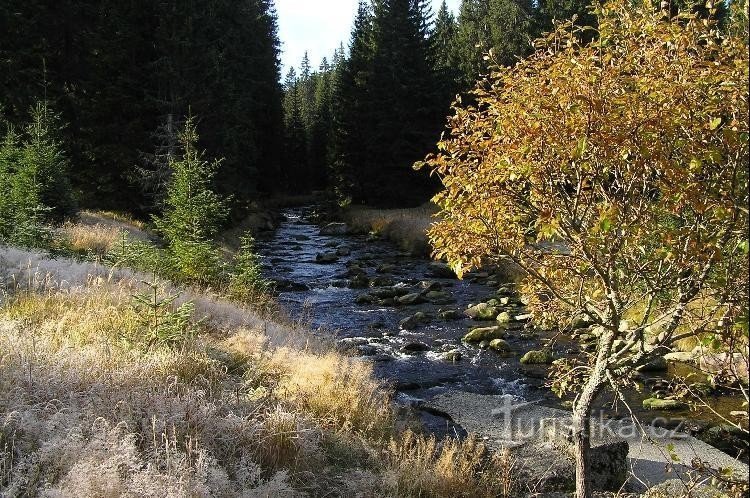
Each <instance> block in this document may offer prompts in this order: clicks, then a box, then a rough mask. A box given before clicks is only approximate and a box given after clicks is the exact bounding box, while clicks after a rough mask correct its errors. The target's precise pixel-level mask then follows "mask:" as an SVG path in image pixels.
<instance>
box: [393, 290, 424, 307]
mask: <svg viewBox="0 0 750 498" xmlns="http://www.w3.org/2000/svg"><path fill="white" fill-rule="evenodd" d="M397 301H398V303H399V304H403V305H405V306H410V305H412V304H420V303H423V302H424V298H423V297H422V295H421V294H419V293H418V292H415V293H412V294H406V295H405V296H401V297H399V298H398V300H397Z"/></svg>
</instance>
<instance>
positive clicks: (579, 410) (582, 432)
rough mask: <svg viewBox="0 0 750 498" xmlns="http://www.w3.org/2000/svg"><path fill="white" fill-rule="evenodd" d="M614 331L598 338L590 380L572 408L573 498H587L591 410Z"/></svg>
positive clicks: (601, 383) (604, 374) (589, 489)
mask: <svg viewBox="0 0 750 498" xmlns="http://www.w3.org/2000/svg"><path fill="white" fill-rule="evenodd" d="M615 330H616V329H615V328H614V327H611V328H609V329H606V330H605V331H604V333H602V335H601V337H600V338H599V351H598V352H597V355H596V362H595V363H594V366H593V367H592V369H591V376H590V377H589V378H588V380H587V381H586V384H585V385H584V386H583V391H582V392H581V394H580V396H579V397H578V399H577V400H576V402H575V405H574V407H573V443H574V445H575V447H574V453H575V457H576V498H591V496H592V493H593V488H592V486H591V471H590V470H591V469H590V462H589V453H590V451H589V450H590V449H591V407H592V405H593V403H594V400H595V399H596V397H597V396H598V395H599V392H600V391H601V390H602V387H604V385H605V384H606V382H607V365H608V362H609V357H610V354H611V352H612V343H613V341H614V338H615Z"/></svg>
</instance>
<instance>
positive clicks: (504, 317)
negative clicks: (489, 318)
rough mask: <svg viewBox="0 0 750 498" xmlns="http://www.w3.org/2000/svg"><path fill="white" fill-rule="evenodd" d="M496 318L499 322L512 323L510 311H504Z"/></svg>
mask: <svg viewBox="0 0 750 498" xmlns="http://www.w3.org/2000/svg"><path fill="white" fill-rule="evenodd" d="M496 320H497V323H500V324H507V323H510V321H511V317H510V313H508V312H507V311H503V312H502V313H500V314H499V315H497V318H496Z"/></svg>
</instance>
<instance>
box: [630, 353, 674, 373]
mask: <svg viewBox="0 0 750 498" xmlns="http://www.w3.org/2000/svg"><path fill="white" fill-rule="evenodd" d="M668 367H669V365H668V363H667V360H666V359H664V357H663V356H657V357H656V358H654V359H653V360H651V361H650V362H648V363H646V364H645V365H642V366H640V367H638V368H637V370H638V371H639V372H666V371H667V368H668Z"/></svg>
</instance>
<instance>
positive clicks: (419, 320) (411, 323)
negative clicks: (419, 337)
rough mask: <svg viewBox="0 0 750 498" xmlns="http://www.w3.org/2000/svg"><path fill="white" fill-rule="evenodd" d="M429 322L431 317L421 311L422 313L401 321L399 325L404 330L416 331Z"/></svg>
mask: <svg viewBox="0 0 750 498" xmlns="http://www.w3.org/2000/svg"><path fill="white" fill-rule="evenodd" d="M428 321H429V317H428V316H427V315H426V314H424V313H422V312H421V311H420V312H417V313H414V314H413V315H411V316H410V317H407V318H404V319H403V320H401V322H400V323H399V326H400V327H401V328H402V329H404V330H414V329H416V328H417V327H418V326H419V325H421V324H423V323H425V322H428Z"/></svg>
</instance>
